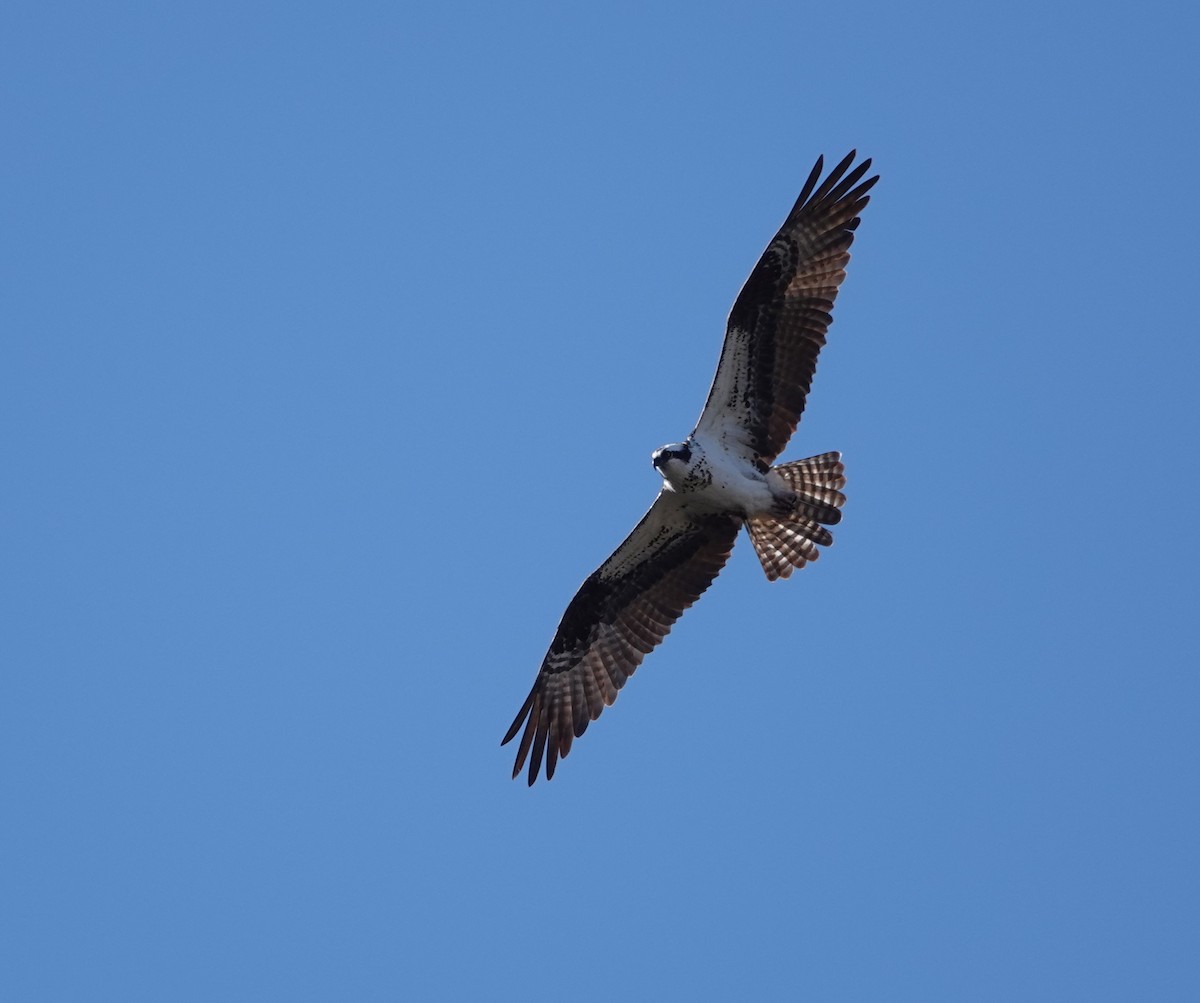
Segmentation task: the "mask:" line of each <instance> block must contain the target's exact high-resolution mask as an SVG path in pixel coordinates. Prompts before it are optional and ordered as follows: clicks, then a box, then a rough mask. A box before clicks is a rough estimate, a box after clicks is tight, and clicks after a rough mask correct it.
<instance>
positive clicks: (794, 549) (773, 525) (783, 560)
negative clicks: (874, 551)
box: [746, 453, 846, 581]
mask: <svg viewBox="0 0 1200 1003" xmlns="http://www.w3.org/2000/svg"><path fill="white" fill-rule="evenodd" d="M771 469H772V470H773V471H774V472H775V473H777V474H779V476H780V477H781V478H782V479H783V481H784V483H786V484H787V485H788V487H790V488H791V489H792V491H794V492H795V494H796V502H795V505H794V506H793V507H792V510H791V511H790V512H789V513H788V514H787V515H784V516H782V517H779V516H775V515H757V516H754V517H752V518H750V519H747V520H746V530H747V531H748V532H749V534H750V541H751V542H752V543H753V544H754V552H755V553H756V554H758V559H759V561H760V562H761V563H762V567H763V571H765V572H766V575H767V578H768V579H769V580H770V581H775V580H776V579H779V578H787V577H788V576H789V575H790V574H791V573H792V572H793V571H794V570H795V569H796V568H802V567H804V565H805V564H807V563H808V562H809V561H815V560H816V559H817V558H818V557H820V556H821V552H820V551H819V550H818V549H817V547H818V546H821V547H828V546H829V545H830V544H831V543H833V534H831V533H830V532H829V530H827V529H825V528H824V527H825V526H836V525H837V524H838V522H840V521H841V518H842V513H841V511H839V510H840V509H841V507H842V505H844V504H845V502H846V496H845V495H844V494H842V492H841V490H840V489H841V488H843V487H845V486H846V477H845V472H846V468H845V467H844V466H843V465H842V455H841V453H822V454H821V455H820V456H810V457H808V459H805V460H796V461H795V462H793V463H782V464H780V465H779V466H777V467H772V468H771Z"/></svg>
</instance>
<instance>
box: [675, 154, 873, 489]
mask: <svg viewBox="0 0 1200 1003" xmlns="http://www.w3.org/2000/svg"><path fill="white" fill-rule="evenodd" d="M855 156H856V154H855V153H854V152H851V153H850V155H849V156H848V157H846V159H845V160H843V161H842V162H841V163H840V164H838V165H837V167H835V168H834V169H833V170H832V171H830V172H829V177H827V178H826V179H825V180H824V182H822V184H821V187H820V188H817V187H816V185H817V180H818V179H819V178H820V176H821V168H822V164H823V159H822V158H818V159H817V163H816V166H815V167H814V168H813V169H812V173H811V174H810V175H809V176H808V181H806V182H805V184H804V190H803V191H801V192H800V197H799V198H798V199H797V200H796V205H795V207H794V208H793V209H792V211H791V213H790V214H789V215H788V218H787V220H786V221H785V222H784V224H783V226H782V227H781V228H780V230H779V232H778V233H777V234H776V235H775V239H774V240H772V241H771V243H770V244H769V245H768V247H767V249H766V251H764V252H763V256H762V258H760V259H759V262H758V264H757V265H755V266H754V270H753V271H752V272H751V273H750V278H748V279H747V280H746V284H745V286H743V287H742V291H741V293H740V294H739V295H738V298H737V301H736V302H735V303H734V304H733V310H732V311H730V314H729V324H728V327H727V328H726V333H725V346H724V348H723V349H722V350H721V361H720V363H719V364H718V365H717V375H716V377H715V378H714V379H713V385H712V389H711V390H710V391H709V394H708V402H707V403H706V404H705V405H704V411H703V413H702V414H701V415H700V421H699V422H698V423H697V425H696V432H695V434H698V435H703V436H705V437H711V438H713V439H714V440H716V441H720V442H722V443H723V444H724V445H725V447H726V448H727V449H730V450H733V451H736V452H738V453H740V454H741V455H743V456H745V457H746V458H747V459H748V460H751V461H752V462H755V463H757V464H759V466H760V467H764V468H765V466H767V465H769V464H771V463H773V462H774V460H775V457H777V456H778V455H779V454H780V453H781V452H783V448H784V446H786V445H787V441H788V439H790V438H791V436H792V433H793V432H794V431H795V430H796V425H797V423H798V422H799V421H800V415H801V413H802V412H803V411H804V402H805V398H806V396H807V394H808V389H809V387H810V386H811V384H812V377H813V373H814V372H815V371H816V368H817V354H818V353H819V352H820V351H821V347H822V346H823V345H824V344H825V332H826V331H827V330H828V328H829V324H830V319H831V318H830V311H831V310H832V309H833V301H834V299H835V297H836V296H837V291H838V286H839V285H841V282H842V279H844V278H845V277H846V271H845V269H846V263H847V262H848V261H849V260H850V244H851V242H852V241H853V240H854V228H855V227H857V226H858V214H859V213H860V212H861V211H862V209H863V207H864V206H865V205H866V204H867V202H868V201H869V198H868V196H867V192H868V191H870V190H871V187H872V186H873V185H874V184H875V182H876V181H878V180H879V176H878V175H876V176H875V177H871V178H868V179H867V180H866V181H861V180H860V179H861V178H862V176H863V175H864V174H866V173H867V170H868V169H869V168H870V166H871V161H870V160H864V161H863V162H862V163H861V164H859V165H858V166H857V167H855V168H854V169H853V170H852V171H850V172H849V173H847V170H848V169H849V167H850V165H851V163H853V161H854V158H855Z"/></svg>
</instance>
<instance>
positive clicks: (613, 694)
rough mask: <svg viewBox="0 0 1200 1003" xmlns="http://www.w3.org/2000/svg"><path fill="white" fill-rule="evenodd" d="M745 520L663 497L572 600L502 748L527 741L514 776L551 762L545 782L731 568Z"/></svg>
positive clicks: (667, 495)
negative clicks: (700, 511) (699, 511)
mask: <svg viewBox="0 0 1200 1003" xmlns="http://www.w3.org/2000/svg"><path fill="white" fill-rule="evenodd" d="M740 527H741V520H739V519H736V518H733V517H731V516H726V515H720V514H717V515H707V516H695V515H692V514H690V513H688V512H686V511H684V509H683V508H682V506H681V504H680V501H679V496H678V495H676V494H674V493H671V492H668V491H663V492H662V493H660V494H659V496H658V498H657V499H656V500H655V502H654V504H653V505H652V506H651V507H650V511H649V512H647V513H646V515H645V517H644V518H643V519H642V521H641V522H640V523H638V525H637V527H636V528H635V529H634V531H633V532H632V533H630V534H629V536H628V538H627V539H626V540H625V542H624V543H622V544H621V546H619V547H618V548H617V550H616V552H615V553H614V554H613V555H612V557H610V558H609V559H608V560H607V561H605V562H604V563H603V564H602V565H600V567H599V568H598V569H597V570H596V571H595V572H594V573H593V574H592V575H591V577H589V578H588V580H587V581H585V582H584V583H583V585H582V587H581V588H580V589H579V591H578V592H577V593H576V594H575V598H574V599H572V600H571V603H570V605H569V606H567V611H566V612H565V613H564V614H563V618H562V622H561V623H560V624H559V625H558V633H556V634H555V635H554V640H553V642H552V643H551V644H550V650H549V651H548V652H546V657H545V659H544V660H543V661H542V668H541V671H539V672H538V676H537V680H536V681H535V682H534V684H533V689H532V690H530V692H529V696H528V697H526V698H525V703H524V704H523V705H522V707H521V710H520V712H519V713H518V714H517V717H516V720H515V721H513V723H512V727H511V728H509V729H508V734H506V735H505V736H504V741H503V742H501V743H500V744H501V745H504V744H506V743H508V742H510V741H512V739H513V738H515V737H516V735H517V732H518V731H520V730H521V726H522V724H524V726H525V732H524V734H523V735H522V736H521V744H520V745H519V746H518V747H517V761H516V765H515V766H514V767H513V777H514V778H515V777H516V776H517V774H518V773H520V772H521V767H522V766H523V765H524V763H525V759H526V757H527V756H529V753H530V751H531V750H532V752H533V757H532V758H531V759H530V760H529V783H530V785H531V786H532V784H533V782H534V781H535V780H536V779H537V775H538V770H539V769H540V767H541V763H542V755H543V753H545V756H546V779H547V780H549V779H550V778H551V777H553V776H554V767H555V765H556V763H557V762H558V757H559V756H565V755H566V754H567V753H568V752H570V751H571V742H572V741H573V740H574V739H576V738H578V737H579V736H580V735H582V734H583V733H584V731H586V730H587V726H588V724H589V723H591V722H592V721H594V720H596V718H598V717H599V716H600V712H601V711H602V710H604V708H605V707H606V706H608V705H610V704H611V703H612V702H613V701H614V700H616V699H617V690H619V689H620V688H621V687H622V686H624V685H625V681H626V680H627V679H628V678H629V677H630V676H631V675H632V674H633V671H634V669H636V668H637V667H638V666H639V665H640V664H641V661H642V659H643V658H644V657H645V656H646V654H647V653H648V652H650V651H651V650H652V649H653V648H654V647H655V646H656V645H657V644H658V643H659V642H660V641H661V640H662V639H663V638H664V637H665V636H666V635H667V633H668V632H669V631H670V629H671V625H672V624H674V623H675V621H676V620H677V619H679V616H680V615H681V614H682V613H683V611H684V610H685V609H687V608H688V607H689V606H691V605H692V603H694V602H695V601H696V600H697V599H698V598H699V597H700V594H701V593H702V592H703V591H704V590H705V589H707V588H708V587H709V585H711V584H712V581H713V579H714V578H716V577H717V574H718V572H720V570H721V568H722V567H724V565H725V562H726V561H727V560H728V559H729V553H730V551H731V550H732V549H733V541H734V540H735V539H736V538H737V533H738V529H739V528H740Z"/></svg>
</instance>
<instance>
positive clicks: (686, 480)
mask: <svg viewBox="0 0 1200 1003" xmlns="http://www.w3.org/2000/svg"><path fill="white" fill-rule="evenodd" d="M691 446H692V458H691V462H690V463H688V464H687V465H686V466H685V465H684V464H683V463H682V462H681V461H672V462H670V463H668V464H667V467H666V469H664V471H663V477H664V479H665V480H666V482H667V489H668V490H670V491H674V492H676V493H677V494H680V495H682V496H684V497H685V499H686V506H687V507H688V508H691V509H695V510H697V511H702V512H733V513H737V514H738V515H741V516H742V517H743V518H744V517H747V516H751V515H755V514H757V513H759V512H767V511H770V509H771V506H772V503H773V501H774V492H773V491H772V490H771V485H770V483H769V481H768V479H767V478H768V475H764V474H762V473H760V472H759V471H758V470H757V469H756V468H755V467H754V466H753V465H752V464H750V463H747V462H746V461H745V460H743V459H742V458H741V457H739V456H736V455H734V454H732V453H730V452H728V451H726V450H725V449H724V448H722V446H721V445H720V444H719V443H714V442H712V441H706V440H703V439H701V438H700V437H699V436H697V437H695V438H694V439H692V440H691Z"/></svg>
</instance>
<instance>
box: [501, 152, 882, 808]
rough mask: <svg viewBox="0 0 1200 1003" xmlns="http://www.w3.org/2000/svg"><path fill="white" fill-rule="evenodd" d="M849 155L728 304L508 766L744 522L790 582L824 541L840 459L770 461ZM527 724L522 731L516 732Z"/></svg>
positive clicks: (640, 636) (564, 732)
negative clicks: (702, 382)
mask: <svg viewBox="0 0 1200 1003" xmlns="http://www.w3.org/2000/svg"><path fill="white" fill-rule="evenodd" d="M854 157H855V154H854V153H851V154H850V155H849V156H848V157H846V158H845V159H844V160H843V161H842V162H841V163H840V164H838V165H837V167H835V168H834V169H833V170H832V171H830V173H829V175H828V176H827V177H826V178H825V180H824V181H822V182H821V183H820V185H819V187H818V181H819V180H820V176H821V170H822V160H821V159H818V160H817V163H816V166H815V167H814V168H813V170H812V172H811V173H810V174H809V177H808V180H807V182H806V183H805V185H804V188H803V190H802V191H801V193H800V197H799V198H798V199H797V200H796V204H795V206H794V207H793V209H792V211H791V213H789V215H788V218H787V219H786V220H785V221H784V224H783V226H782V227H781V228H780V230H779V232H778V233H777V234H776V235H775V238H774V239H773V240H772V241H771V243H770V244H769V245H768V246H767V249H766V251H764V252H763V255H762V257H761V258H760V259H759V262H758V264H757V265H756V266H755V267H754V270H753V271H752V272H751V273H750V277H749V278H748V279H747V280H746V284H745V285H744V286H743V288H742V291H741V293H740V294H739V295H738V297H737V300H736V301H735V303H734V306H733V309H732V311H731V312H730V315H729V322H728V325H727V328H726V334H725V343H724V347H723V348H722V351H721V359H720V362H719V363H718V365H717V373H716V376H715V377H714V379H713V384H712V388H711V390H710V391H709V395H708V400H707V402H706V403H705V405H704V410H703V412H702V413H701V415H700V420H699V422H698V423H697V425H696V428H695V429H694V430H693V432H692V434H691V435H690V436H689V437H688V438H687V439H686V440H685V441H684V442H682V443H676V444H673V445H670V446H664V447H663V448H662V449H660V450H657V451H656V452H655V454H654V457H653V460H654V466H655V467H656V469H658V470H659V472H660V473H661V474H662V477H663V487H662V490H661V491H660V493H659V495H658V498H657V499H656V500H655V502H654V504H653V505H652V506H651V508H650V511H649V512H647V513H646V515H645V517H644V518H643V519H642V521H641V522H640V523H638V525H637V526H636V527H635V529H634V530H633V532H632V533H630V535H629V536H628V537H627V538H626V540H625V541H624V543H622V544H621V545H620V546H619V547H618V548H617V549H616V551H615V552H614V553H613V555H612V556H611V557H610V558H609V559H608V560H607V561H605V562H604V564H602V565H601V566H600V567H599V568H597V569H596V571H595V572H593V573H592V574H591V575H590V576H589V577H588V579H587V580H586V581H585V582H584V583H583V585H582V587H581V588H580V589H579V591H578V592H577V593H576V595H575V598H574V599H572V600H571V602H570V604H569V605H568V606H567V609H566V612H565V613H564V614H563V618H562V621H561V622H560V623H559V626H558V631H557V632H556V633H555V636H554V640H553V641H552V642H551V644H550V650H549V651H548V652H547V653H546V657H545V659H544V660H543V662H542V667H541V669H540V671H539V672H538V675H537V679H536V681H535V682H534V685H533V689H532V690H530V693H529V696H528V697H526V699H525V703H524V704H523V705H522V707H521V710H520V711H519V712H518V714H517V717H516V719H515V720H514V721H513V723H512V726H511V727H510V728H509V729H508V732H507V734H506V735H505V736H504V740H503V742H502V743H501V744H507V743H508V742H510V741H511V740H512V739H514V738H515V737H516V736H517V734H518V733H520V734H521V740H520V743H519V744H518V747H517V756H516V764H515V766H514V768H513V776H514V777H516V776H517V775H518V774H519V773H520V772H521V769H522V767H523V766H524V765H525V763H526V761H528V763H529V770H528V777H529V783H530V784H533V782H534V781H535V780H536V779H537V776H538V773H539V771H540V770H541V766H542V762H543V760H544V761H545V772H546V779H547V780H549V779H550V778H551V777H553V776H554V770H555V766H556V765H557V762H558V759H559V758H560V757H562V756H565V755H567V753H568V752H570V750H571V744H572V742H573V741H574V739H576V738H578V737H579V736H580V735H582V734H583V733H584V731H585V730H586V729H587V726H588V724H590V723H591V722H592V721H594V720H596V718H597V717H599V716H600V712H601V711H602V710H603V709H604V708H605V707H606V706H609V705H611V704H612V703H613V701H615V700H616V698H617V692H618V691H619V690H620V689H621V687H622V686H624V685H625V682H626V680H627V679H628V678H629V677H630V675H632V674H633V672H634V670H635V669H636V668H637V667H638V665H640V664H641V661H642V659H643V658H644V657H645V656H646V655H647V654H648V653H649V652H650V651H651V650H652V649H653V648H654V647H655V646H656V645H658V644H659V642H661V641H662V639H663V638H664V637H665V636H666V635H667V633H668V632H669V631H670V630H671V626H672V625H673V624H674V622H675V621H676V620H677V619H678V618H679V616H680V615H681V614H682V613H683V611H684V610H685V609H687V607H689V606H691V605H692V603H694V602H695V601H696V599H698V598H699V596H700V595H701V593H703V592H704V590H705V589H707V588H708V586H709V585H710V584H711V583H712V581H713V579H714V578H716V576H717V574H718V573H719V572H720V570H721V568H722V567H723V566H724V564H725V562H726V560H728V558H729V554H730V551H731V550H732V548H733V543H734V540H735V539H736V537H737V534H738V531H739V530H740V529H741V527H742V526H745V527H746V530H747V532H748V533H749V536H750V540H751V542H752V543H753V545H754V549H755V553H756V554H757V555H758V558H759V561H760V562H761V564H762V567H763V570H764V572H765V573H766V575H767V578H768V579H770V580H771V581H774V580H776V579H778V578H786V577H787V576H788V575H790V574H791V573H792V572H793V571H794V570H795V569H796V568H801V567H803V566H804V565H805V564H806V563H808V562H809V561H814V560H816V559H817V557H818V556H819V550H818V547H824V546H828V545H829V544H830V543H832V542H833V537H832V535H831V534H830V532H829V530H828V529H827V528H826V527H827V526H832V525H835V524H836V523H837V522H838V521H839V519H840V518H841V512H840V509H841V506H842V504H843V503H844V501H845V496H844V495H843V494H842V493H841V488H842V487H843V486H844V485H845V477H844V468H843V466H842V463H841V458H840V456H839V454H837V453H823V454H821V455H820V456H813V457H809V458H808V459H805V460H798V461H794V462H791V463H783V464H777V465H776V464H775V462H774V461H775V458H776V457H777V456H778V455H779V454H780V453H781V452H782V451H783V449H784V447H785V446H786V444H787V442H788V439H789V438H790V437H791V435H792V433H793V432H794V431H795V429H796V425H797V424H798V422H799V420H800V415H801V413H802V412H803V410H804V405H805V400H806V397H807V394H808V390H809V387H810V386H811V383H812V377H813V373H814V372H815V370H816V362H817V355H818V353H819V352H820V349H821V347H822V346H823V345H824V344H825V332H826V331H827V329H828V327H829V324H830V321H831V317H830V311H831V310H832V308H833V302H834V299H835V298H836V296H837V290H838V287H839V286H840V285H841V282H842V280H843V279H844V278H845V274H846V273H845V267H846V263H847V262H848V261H849V260H850V254H849V248H850V244H851V243H852V241H853V239H854V230H855V228H856V227H857V226H858V222H859V213H860V212H861V211H862V209H863V207H864V206H865V205H866V204H867V202H868V201H869V198H868V195H867V192H868V191H869V190H870V189H871V187H872V186H873V185H874V184H875V182H876V181H877V180H878V176H875V177H871V178H868V179H867V180H865V181H864V180H862V178H863V176H864V175H865V174H866V173H867V170H868V169H869V167H870V164H871V162H870V160H865V161H863V162H862V163H861V164H859V165H858V166H856V167H854V168H853V169H851V167H850V165H851V164H852V163H853V161H854ZM522 729H523V730H522Z"/></svg>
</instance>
